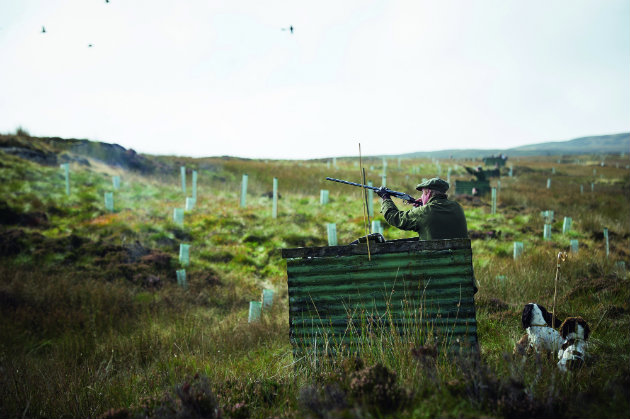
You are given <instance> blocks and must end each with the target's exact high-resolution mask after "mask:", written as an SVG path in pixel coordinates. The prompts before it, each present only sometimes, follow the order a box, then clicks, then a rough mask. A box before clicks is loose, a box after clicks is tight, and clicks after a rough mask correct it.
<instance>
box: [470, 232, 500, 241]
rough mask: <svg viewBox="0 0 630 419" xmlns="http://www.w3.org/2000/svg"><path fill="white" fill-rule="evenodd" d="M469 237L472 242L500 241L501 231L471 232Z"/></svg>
mask: <svg viewBox="0 0 630 419" xmlns="http://www.w3.org/2000/svg"><path fill="white" fill-rule="evenodd" d="M468 237H470V238H471V240H487V239H500V238H501V230H486V231H478V230H469V231H468Z"/></svg>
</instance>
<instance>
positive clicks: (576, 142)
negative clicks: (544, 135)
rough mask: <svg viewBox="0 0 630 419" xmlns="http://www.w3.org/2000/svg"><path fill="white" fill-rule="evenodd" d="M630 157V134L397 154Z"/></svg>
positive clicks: (474, 156)
mask: <svg viewBox="0 0 630 419" xmlns="http://www.w3.org/2000/svg"><path fill="white" fill-rule="evenodd" d="M622 152H625V153H630V132H626V133H621V134H612V135H597V136H590V137H581V138H575V139H573V140H569V141H554V142H547V143H538V144H530V145H524V146H520V147H513V148H507V149H490V150H481V149H450V150H439V151H426V152H422V151H420V152H416V153H407V154H397V155H395V156H393V157H402V158H415V157H435V158H448V157H451V156H452V157H453V158H480V157H485V156H489V155H492V154H505V155H507V156H508V157H516V156H553V155H561V154H611V153H622Z"/></svg>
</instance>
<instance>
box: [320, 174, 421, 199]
mask: <svg viewBox="0 0 630 419" xmlns="http://www.w3.org/2000/svg"><path fill="white" fill-rule="evenodd" d="M326 180H330V181H332V182H339V183H345V184H346V185H352V186H358V187H361V188H365V189H372V190H373V191H378V190H379V189H380V188H377V187H375V186H368V185H363V184H361V183H354V182H349V181H347V180H341V179H335V178H332V177H327V178H326ZM386 189H387V188H386ZM387 192H388V193H389V194H390V195H393V196H395V197H397V198H400V199H402V200H404V201H407V202H416V201H415V199H414V198H413V197H412V196H411V195H409V194H406V193H404V192H398V191H392V190H391V189H387Z"/></svg>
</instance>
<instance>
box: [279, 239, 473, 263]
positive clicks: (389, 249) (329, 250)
mask: <svg viewBox="0 0 630 419" xmlns="http://www.w3.org/2000/svg"><path fill="white" fill-rule="evenodd" d="M446 249H453V250H455V249H470V239H445V240H415V239H411V240H410V239H401V240H392V241H387V242H385V243H370V253H371V254H373V255H377V254H382V253H404V252H409V253H411V252H419V251H423V250H446ZM281 250H282V258H283V259H296V258H324V257H336V256H353V255H367V245H366V244H365V243H360V244H353V245H346V246H324V247H297V248H293V249H281Z"/></svg>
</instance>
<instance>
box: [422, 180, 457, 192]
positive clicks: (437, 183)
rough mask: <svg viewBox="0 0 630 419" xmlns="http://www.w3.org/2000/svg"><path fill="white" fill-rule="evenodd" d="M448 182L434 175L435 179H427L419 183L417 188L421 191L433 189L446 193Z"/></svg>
mask: <svg viewBox="0 0 630 419" xmlns="http://www.w3.org/2000/svg"><path fill="white" fill-rule="evenodd" d="M448 187H449V186H448V182H447V181H445V180H442V179H440V178H439V177H434V178H433V179H429V180H425V181H424V182H422V183H420V184H418V186H416V189H417V190H419V191H421V190H423V189H433V190H434V191H438V192H442V193H446V191H448Z"/></svg>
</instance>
